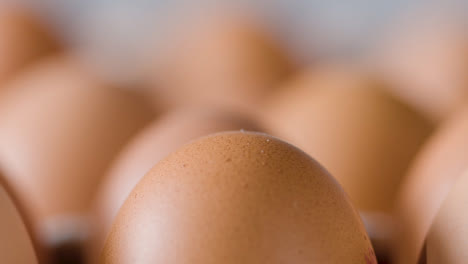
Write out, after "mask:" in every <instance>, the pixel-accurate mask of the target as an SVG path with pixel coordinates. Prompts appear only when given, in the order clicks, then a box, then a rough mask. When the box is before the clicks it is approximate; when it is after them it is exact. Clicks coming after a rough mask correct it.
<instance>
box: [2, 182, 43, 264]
mask: <svg viewBox="0 0 468 264" xmlns="http://www.w3.org/2000/svg"><path fill="white" fill-rule="evenodd" d="M7 190H8V188H7V186H5V184H4V182H3V179H0V216H1V217H0V259H1V262H2V263H15V264H37V263H39V261H38V258H37V256H38V255H37V254H36V250H35V248H34V244H33V239H32V238H31V236H30V234H29V230H28V227H27V224H26V222H25V221H24V219H23V216H22V215H21V213H20V211H19V210H18V208H17V207H16V204H15V201H14V200H13V198H12V197H11V194H10V193H9V192H8V191H7Z"/></svg>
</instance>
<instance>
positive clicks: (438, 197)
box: [395, 107, 468, 264]
mask: <svg viewBox="0 0 468 264" xmlns="http://www.w3.org/2000/svg"><path fill="white" fill-rule="evenodd" d="M466 135H468V107H465V109H464V110H462V111H460V112H459V113H457V114H456V115H455V116H454V117H453V118H451V119H450V120H449V121H447V122H446V123H445V124H443V125H442V126H441V127H440V128H439V129H438V130H437V131H436V133H435V134H434V135H433V136H432V137H431V138H430V140H429V141H428V142H427V143H426V144H425V146H424V148H423V149H422V151H421V152H420V153H419V154H418V155H417V158H416V160H415V162H414V164H413V165H412V166H411V169H410V170H409V173H408V176H407V177H406V178H405V181H404V182H403V183H402V187H401V190H400V193H399V195H398V199H397V205H398V206H397V216H398V222H399V223H400V227H399V232H398V236H397V237H396V239H395V246H396V253H395V254H396V261H397V262H396V263H397V264H400V263H401V264H406V263H407V264H415V263H417V259H418V257H419V254H420V252H421V249H422V247H423V243H424V239H425V237H426V235H427V232H428V230H429V228H430V225H431V223H432V221H433V219H434V217H435V215H436V213H437V210H438V208H439V207H440V205H441V203H442V201H443V200H444V198H445V197H446V195H447V193H448V192H449V190H450V189H451V186H452V185H453V184H454V182H455V181H456V179H457V178H458V177H459V175H461V173H462V172H463V170H464V169H465V168H466V167H467V164H468V156H467V155H466V153H467V152H466V150H467V148H468V138H467V136H466Z"/></svg>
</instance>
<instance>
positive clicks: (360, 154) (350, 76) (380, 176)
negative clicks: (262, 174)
mask: <svg viewBox="0 0 468 264" xmlns="http://www.w3.org/2000/svg"><path fill="white" fill-rule="evenodd" d="M381 87H382V84H381V83H379V82H378V81H376V80H373V79H372V78H369V77H367V76H365V75H363V74H359V73H355V72H351V71H349V72H348V71H343V70H335V69H326V70H322V71H317V72H306V73H304V74H303V75H302V76H299V77H298V78H297V79H296V80H294V81H293V82H292V83H291V85H290V86H289V89H284V91H285V92H284V93H281V94H280V95H279V96H277V97H276V98H274V99H273V100H272V101H271V102H270V103H269V105H268V106H267V107H266V111H265V116H264V117H265V124H266V127H267V129H269V131H270V132H271V133H272V134H273V135H276V136H279V137H281V138H284V139H286V140H289V141H291V142H292V143H293V144H295V145H297V146H299V147H300V148H302V149H303V150H304V151H305V152H307V153H308V154H310V155H312V156H313V157H316V158H317V160H318V161H320V162H321V163H323V164H324V166H325V167H326V168H328V169H329V170H330V171H331V173H333V175H336V177H337V179H338V181H339V182H340V183H341V184H342V185H343V187H344V189H345V190H346V191H347V193H349V195H350V196H351V199H352V200H353V201H354V202H355V203H356V205H357V208H358V209H360V210H362V211H368V212H382V211H383V212H388V211H390V210H391V209H392V205H393V200H394V197H395V192H396V190H397V189H398V186H399V183H400V180H401V178H402V176H403V174H404V172H405V170H406V168H407V167H408V165H409V163H410V161H411V159H412V157H413V155H414V154H415V153H416V152H417V150H418V148H419V147H420V145H421V144H422V142H423V141H424V139H425V138H426V137H427V136H428V135H429V133H430V131H431V125H430V124H429V123H428V122H427V121H426V120H424V119H423V118H422V117H421V116H420V115H418V114H417V113H416V112H414V111H412V110H411V109H410V108H408V107H407V106H406V105H404V104H402V103H399V102H398V101H397V100H395V99H394V98H393V97H391V96H389V95H387V94H386V93H385V92H383V91H382V89H381Z"/></svg>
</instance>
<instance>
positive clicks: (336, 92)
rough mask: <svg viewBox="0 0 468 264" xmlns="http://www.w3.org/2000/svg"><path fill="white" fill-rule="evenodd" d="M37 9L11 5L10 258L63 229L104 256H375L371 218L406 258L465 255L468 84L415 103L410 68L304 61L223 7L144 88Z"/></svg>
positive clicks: (6, 97)
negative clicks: (106, 76) (85, 50)
mask: <svg viewBox="0 0 468 264" xmlns="http://www.w3.org/2000/svg"><path fill="white" fill-rule="evenodd" d="M1 10H6V9H1ZM30 19H31V17H29V16H28V15H27V14H24V13H22V12H20V11H19V10H10V11H9V12H6V13H4V14H2V15H0V20H1V21H0V35H2V37H1V38H0V39H1V41H0V43H2V44H1V45H0V53H1V54H7V55H8V56H5V58H8V59H4V60H2V62H1V63H2V64H1V65H0V82H1V83H2V84H1V86H2V88H1V92H0V118H1V119H0V166H1V170H2V173H3V177H2V189H1V190H2V193H1V195H2V196H1V200H0V203H1V207H0V209H1V210H2V213H1V214H2V216H5V217H3V218H4V219H3V218H2V220H1V226H0V230H2V234H6V235H5V236H3V235H2V237H4V238H8V239H2V238H0V257H1V258H2V259H4V260H6V263H38V261H39V262H41V263H42V262H43V261H47V260H50V259H51V258H52V257H51V256H50V255H51V254H50V247H56V246H57V245H59V244H61V243H64V242H66V241H68V240H79V241H80V242H81V243H83V244H85V245H86V247H87V248H88V249H89V250H87V251H88V258H89V261H90V262H98V258H99V257H98V256H102V258H101V261H102V262H103V263H135V262H137V263H141V262H143V263H146V262H156V261H161V262H162V261H164V262H172V263H174V262H178V263H179V262H187V263H188V262H190V263H215V262H216V263H218V262H221V261H223V262H229V261H231V262H236V263H237V262H240V261H243V262H252V263H253V262H269V263H270V262H273V263H275V262H276V263H278V262H281V261H283V262H294V263H302V262H305V261H309V262H310V261H311V260H313V261H316V262H320V263H342V262H346V263H374V262H375V256H374V253H373V249H372V246H371V245H370V241H369V239H368V237H367V233H369V235H370V237H371V239H372V240H373V244H374V247H375V249H376V251H377V253H378V254H382V255H390V256H392V257H393V258H394V262H395V263H409V264H410V263H417V261H418V259H419V258H421V257H422V258H424V257H426V258H427V261H428V263H441V262H445V263H463V259H464V258H463V257H464V256H463V253H464V251H463V242H464V240H463V234H464V233H463V231H464V229H466V227H465V226H464V224H463V220H464V215H463V203H464V201H466V195H465V194H464V192H463V189H464V186H465V185H466V183H465V182H466V179H465V178H467V177H463V176H462V175H463V170H465V169H466V167H465V163H466V159H468V157H467V155H465V149H464V146H465V145H466V144H468V142H467V141H466V139H465V137H464V135H465V130H467V129H468V111H467V110H464V109H463V107H459V105H462V104H463V103H460V102H458V101H460V100H461V101H462V102H463V100H462V98H463V95H462V94H463V93H462V92H461V91H462V89H461V88H459V87H460V86H458V85H454V90H453V91H451V92H450V91H447V94H449V96H445V97H444V96H438V95H439V94H440V93H441V90H440V89H436V88H434V89H432V90H429V91H427V92H426V91H424V92H417V94H421V95H422V97H423V98H424V100H426V101H427V100H428V98H429V99H430V100H437V99H441V100H442V99H443V100H445V99H446V98H454V99H456V100H454V101H453V102H451V103H447V102H446V101H443V103H440V104H439V103H433V102H432V101H431V102H430V103H428V104H421V101H419V100H416V101H414V100H411V99H413V97H410V96H408V97H405V96H402V98H406V99H407V98H410V99H408V100H407V101H406V102H407V103H408V104H409V105H411V107H410V106H408V105H406V103H403V102H402V101H404V100H402V99H401V98H399V97H398V96H400V95H401V90H397V91H395V90H394V87H405V86H404V85H392V84H393V82H391V83H390V85H389V84H388V83H387V82H384V81H381V79H385V78H377V77H376V74H375V73H370V72H369V71H368V70H362V69H357V68H356V67H350V66H349V65H340V66H337V65H320V66H319V65H317V66H314V67H312V68H310V69H308V70H304V69H301V70H300V71H298V69H299V68H300V67H299V66H298V65H296V64H295V63H294V62H292V61H291V60H290V59H289V58H288V56H287V54H285V53H284V52H283V51H282V50H281V47H280V46H278V45H276V44H275V42H274V41H273V40H272V39H270V38H268V37H267V36H266V35H264V34H263V33H261V30H260V29H257V28H255V27H254V26H252V24H249V22H246V21H245V20H241V21H242V22H239V21H238V20H236V19H226V20H220V21H219V22H216V23H212V22H211V21H208V23H206V22H204V23H202V24H201V25H200V24H196V23H195V25H196V27H197V28H203V30H202V31H196V30H195V31H194V32H196V33H195V34H194V35H192V34H187V35H184V36H185V38H182V40H181V41H180V42H179V43H180V45H174V47H175V49H177V51H176V52H174V53H173V54H170V56H168V57H167V58H162V59H161V60H162V61H163V63H158V66H157V67H156V68H158V71H157V74H156V73H155V74H153V75H152V76H150V77H149V78H148V79H150V81H149V82H148V83H149V84H148V87H149V88H151V87H157V88H151V89H149V88H148V89H147V90H148V91H147V92H146V93H144V94H140V93H137V92H135V91H132V90H128V89H127V90H125V89H121V88H115V87H112V86H111V85H108V84H107V83H105V82H103V81H102V80H100V79H99V78H98V77H97V76H95V75H93V73H92V72H90V71H88V68H87V67H86V66H84V65H83V64H81V63H79V62H78V60H77V59H76V58H74V56H73V55H72V54H69V53H66V52H65V51H63V48H62V47H61V46H60V45H59V44H57V43H56V41H55V40H54V39H53V37H52V36H51V35H50V34H48V33H47V31H46V30H44V29H42V28H41V27H40V26H39V25H38V24H37V23H35V22H33V21H31V20H30ZM3 21H5V22H3ZM1 27H4V28H1ZM28 43H29V44H34V45H25V44H28ZM457 43H458V42H457ZM20 44H21V45H20ZM436 46H437V45H436ZM442 46H443V45H442ZM457 47H458V46H457ZM445 50H446V49H442V51H440V52H437V53H436V54H437V56H434V58H435V59H438V58H439V57H442V58H444V59H445V58H446V57H445V56H444V55H443V54H445V53H443V52H444V51H445ZM447 50H450V53H451V52H453V50H454V49H447ZM416 51H418V49H414V50H413V52H416ZM435 51H438V50H437V49H435ZM405 52H407V50H406V49H405ZM425 52H427V51H425ZM174 54H175V55H174ZM425 54H430V52H427V53H425ZM441 54H442V55H441ZM459 54H464V53H463V50H461V51H459ZM412 56H414V54H412ZM40 57H42V58H41V59H40V60H38V58H40ZM424 58H425V59H427V58H426V56H424ZM457 58H458V57H457ZM32 61H34V63H31V62H32ZM417 62H418V63H419V61H417ZM392 63H394V61H393V62H392ZM444 63H446V64H450V61H448V62H447V60H444ZM388 65H392V64H391V63H390V62H389V63H388V64H386V66H388ZM405 65H406V64H405ZM431 65H433V64H431ZM443 65H445V64H443ZM450 65H451V64H450ZM456 65H458V66H460V63H458V62H457V64H456ZM153 66H154V65H153ZM425 66H426V65H419V64H418V66H417V68H418V69H420V68H422V67H425ZM429 66H430V65H429ZM429 66H427V67H429ZM451 66H452V65H451ZM460 67H461V66H460ZM409 68H410V69H414V68H412V67H409ZM398 69H399V70H401V69H405V68H398ZM449 69H453V66H452V68H449ZM457 70H458V69H457ZM453 71H454V70H452V71H450V72H453ZM392 73H393V74H395V73H394V72H392ZM434 74H435V75H437V73H433V72H431V74H430V76H429V77H430V78H431V79H433V78H437V76H434ZM410 75H411V76H414V77H415V78H414V79H416V81H414V82H409V83H408V85H411V84H418V85H419V84H424V80H423V81H421V79H418V78H422V79H424V78H425V77H427V74H418V72H411V74H410ZM388 76H391V75H388ZM388 76H387V75H385V77H388ZM402 76H403V75H402ZM457 76H458V75H457ZM392 77H394V76H392ZM404 78H408V76H404ZM404 78H403V79H402V80H400V79H398V78H395V79H396V81H395V83H399V84H400V83H401V82H402V81H404V80H405V79H404ZM443 78H446V76H445V75H444V76H443V77H441V79H442V80H443ZM456 81H459V80H458V79H457V80H456ZM431 83H436V84H437V82H431ZM452 83H453V84H455V83H456V82H455V81H454V82H452ZM418 85H416V87H418V88H419V87H420V86H418ZM166 87H177V89H169V88H166ZM240 88H241V89H240ZM439 88H440V87H439ZM444 88H445V87H444ZM430 91H437V92H436V93H435V94H436V95H437V96H432V97H431V96H428V93H430ZM454 95H455V96H454ZM411 96H413V94H411ZM424 100H423V101H424ZM421 105H423V107H421ZM428 105H429V106H428ZM431 105H434V106H435V107H434V108H433V109H432V108H430V106H431ZM412 107H414V109H417V110H419V111H417V110H414V109H413V108H412ZM427 109H429V110H427ZM421 113H423V114H421ZM434 113H435V114H434ZM446 116H447V117H446ZM441 120H443V121H441ZM436 126H437V128H436ZM435 128H436V129H435ZM241 129H243V130H245V131H260V132H267V133H269V134H272V135H274V136H275V137H270V136H267V135H265V134H259V133H251V132H243V131H240V130H241ZM236 130H237V131H239V132H225V133H220V134H215V135H212V136H208V137H206V136H207V135H209V134H213V133H217V132H222V131H236ZM434 131H435V132H434ZM200 137H202V138H201V139H198V140H196V139H197V138H200ZM278 138H281V139H282V140H284V141H282V140H279V139H278ZM193 140H195V141H193ZM285 141H287V142H290V143H291V144H293V145H295V146H297V147H299V148H300V149H302V150H299V149H297V148H296V147H293V146H292V145H289V144H288V143H285ZM188 142H191V143H190V144H188V145H186V143H188ZM303 151H304V152H303ZM171 153H172V154H171ZM305 153H307V154H305ZM169 154H170V155H169ZM168 155H169V156H168ZM309 155H310V156H309ZM310 157H313V158H314V159H316V160H317V161H318V162H319V163H320V164H323V166H324V167H325V168H326V169H324V168H323V167H322V166H321V165H319V163H317V162H316V161H315V160H313V159H311V158H310ZM465 157H467V158H465ZM154 165H156V166H154ZM153 166H154V167H153ZM327 170H328V171H329V172H330V174H331V175H333V176H331V175H330V174H329V173H328V172H327ZM148 171H149V172H148ZM145 174H146V176H145V177H143V176H144V175H145ZM333 177H336V180H337V181H338V182H339V183H340V185H341V186H343V189H344V191H345V192H346V193H347V194H345V192H343V191H342V190H341V187H340V186H339V185H338V184H337V183H336V182H335V180H334V178H333ZM456 181H459V183H457V184H456V183H455V182H456ZM3 182H5V183H3ZM135 186H136V187H135ZM454 186H455V188H453V187H454ZM347 196H349V198H348V197H347ZM127 197H128V198H127ZM444 200H445V201H444ZM123 204H124V205H123ZM122 205H123V206H122ZM353 206H354V207H355V208H356V209H357V210H358V211H359V212H360V215H358V214H357V213H356V211H355V210H354V209H353ZM439 207H440V208H441V209H440V210H439ZM119 210H120V212H119ZM360 217H362V218H363V220H364V222H365V224H366V228H367V231H365V230H364V228H363V226H362V224H361V220H360ZM387 223H388V224H387ZM431 226H432V228H431ZM10 234H11V235H10ZM106 237H107V242H106ZM426 244H427V245H426ZM102 249H103V250H102ZM390 250H392V251H394V252H396V253H390ZM423 250H424V251H423ZM181 252H183V253H181ZM101 253H103V254H101Z"/></svg>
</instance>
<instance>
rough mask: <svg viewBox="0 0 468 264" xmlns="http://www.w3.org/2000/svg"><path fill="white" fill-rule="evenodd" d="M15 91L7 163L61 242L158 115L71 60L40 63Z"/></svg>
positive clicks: (1, 154) (34, 211) (5, 117)
mask: <svg viewBox="0 0 468 264" xmlns="http://www.w3.org/2000/svg"><path fill="white" fill-rule="evenodd" d="M8 88H14V89H8V93H5V95H4V96H3V97H2V98H1V99H2V100H1V102H0V116H1V119H0V163H1V164H2V166H3V168H4V170H5V174H6V176H7V177H8V180H9V182H10V183H11V185H12V187H13V188H14V189H15V191H16V193H18V197H19V198H20V200H21V201H22V204H24V205H25V206H27V207H28V208H27V210H28V212H31V215H32V218H33V221H34V224H35V225H36V226H37V227H38V228H39V229H38V230H39V231H40V232H41V233H42V234H41V235H43V236H44V237H43V238H44V239H46V240H47V241H48V242H50V240H53V241H55V240H57V239H61V238H62V237H63V236H66V235H64V234H62V231H64V232H65V234H69V233H73V232H74V228H76V227H77V226H78V225H76V224H81V221H80V219H81V218H80V217H82V216H83V215H84V214H86V212H87V211H88V209H89V206H90V203H91V200H92V197H93V195H94V192H95V189H96V188H97V185H98V184H99V182H100V179H101V178H102V176H103V174H104V173H105V171H106V169H107V168H108V166H109V165H110V162H111V161H112V160H113V159H114V157H115V156H116V154H117V152H118V151H119V150H120V148H121V147H122V146H123V144H124V143H125V142H126V141H127V140H128V139H129V138H130V137H131V136H132V135H133V134H134V133H135V132H136V131H138V130H139V129H140V128H142V127H143V126H144V125H145V124H146V123H148V122H149V121H150V120H151V119H152V116H153V114H152V112H151V111H150V110H149V106H147V105H146V104H145V103H144V101H143V100H142V99H141V98H139V97H137V96H135V95H133V94H130V93H129V92H126V91H120V90H118V89H115V88H111V87H108V86H106V85H105V84H104V83H102V82H100V81H99V80H97V79H95V78H94V77H93V76H91V75H90V74H88V73H87V72H86V70H84V69H81V68H80V66H79V65H77V64H74V62H73V60H72V59H71V58H69V57H57V58H53V59H52V58H51V59H49V60H46V61H44V62H42V63H40V64H37V65H36V66H35V67H33V68H30V69H29V70H28V71H27V72H25V73H24V74H22V75H21V76H20V77H19V78H17V79H15V80H14V81H12V82H10V83H9V87H8ZM53 241H52V242H53Z"/></svg>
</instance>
